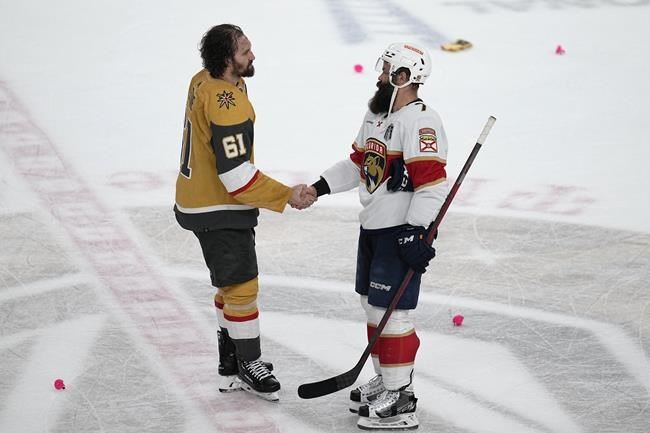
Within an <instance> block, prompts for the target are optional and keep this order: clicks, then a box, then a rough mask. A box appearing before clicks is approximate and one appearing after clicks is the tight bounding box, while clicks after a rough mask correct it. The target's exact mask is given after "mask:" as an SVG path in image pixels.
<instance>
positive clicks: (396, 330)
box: [312, 43, 448, 429]
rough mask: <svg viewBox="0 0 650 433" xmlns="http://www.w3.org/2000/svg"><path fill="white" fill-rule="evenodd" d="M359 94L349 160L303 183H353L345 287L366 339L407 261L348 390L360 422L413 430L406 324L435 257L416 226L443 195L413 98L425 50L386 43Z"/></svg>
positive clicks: (420, 108) (431, 127)
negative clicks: (355, 236)
mask: <svg viewBox="0 0 650 433" xmlns="http://www.w3.org/2000/svg"><path fill="white" fill-rule="evenodd" d="M377 71H378V72H379V73H380V75H379V77H378V80H379V81H378V83H377V87H378V90H377V92H376V93H375V95H374V96H373V98H372V99H371V100H370V101H369V103H368V107H369V111H368V112H367V113H366V115H365V117H364V119H363V123H362V125H361V128H360V130H359V133H358V135H357V137H356V139H355V141H354V143H353V144H352V153H351V154H350V157H349V158H346V159H345V160H342V161H340V162H338V163H336V164H334V165H333V166H332V167H330V168H329V169H327V170H326V171H325V172H323V174H322V176H321V178H320V180H319V181H317V182H316V183H314V184H313V185H312V188H314V190H315V192H316V193H317V194H318V196H321V195H323V194H335V193H338V192H342V191H347V190H349V189H352V188H355V187H357V188H358V189H359V198H360V201H361V204H362V205H363V209H362V211H361V213H360V215H359V219H360V222H361V228H360V234H359V246H358V258H357V271H356V284H355V290H356V292H357V293H359V294H360V298H361V305H362V307H363V309H364V310H365V312H366V316H367V333H368V338H370V337H371V336H372V335H373V334H374V331H375V329H376V326H377V324H378V323H379V321H380V320H381V318H382V316H383V314H384V313H385V311H386V308H387V307H388V305H389V304H390V302H391V300H392V297H393V294H394V293H395V292H396V291H397V289H398V288H399V286H400V283H401V282H402V280H403V278H404V276H405V274H406V273H407V272H408V269H409V268H412V269H413V270H414V271H415V274H414V276H413V278H412V280H411V282H410V284H409V285H408V287H407V289H406V291H405V292H404V294H403V296H402V298H401V299H400V301H399V303H398V304H397V308H396V309H395V311H394V312H393V313H392V315H391V317H390V320H389V321H388V323H387V325H386V327H385V328H384V330H383V332H382V334H381V336H380V338H379V340H378V341H377V343H376V345H375V346H374V348H373V350H372V361H373V365H374V369H375V373H376V376H375V377H374V378H373V379H372V380H371V381H370V382H369V383H367V384H363V385H361V386H359V387H358V388H356V389H354V390H352V392H351V393H350V400H351V402H350V410H351V411H353V412H357V413H358V414H359V419H358V423H357V424H358V426H359V427H360V428H362V429H412V428H417V427H418V419H417V416H416V404H417V398H416V397H415V392H414V386H413V385H414V383H413V378H414V370H413V368H414V364H415V356H416V352H417V350H418V347H419V345H420V340H419V338H418V336H417V334H416V332H415V326H414V323H413V321H412V314H411V312H412V310H413V309H415V308H416V306H417V302H418V295H419V290H420V280H421V276H422V273H424V272H425V269H426V267H427V266H428V264H429V261H430V260H431V259H432V258H433V257H434V256H435V250H434V249H433V247H431V246H430V245H428V244H427V243H426V240H425V239H426V234H427V232H426V228H427V227H428V226H429V224H430V223H431V221H433V219H434V218H435V216H436V215H437V213H438V211H439V210H440V208H441V207H442V204H443V202H444V200H445V197H446V195H447V193H448V185H447V179H446V172H445V164H446V159H447V137H446V135H445V131H444V128H443V126H442V121H441V119H440V117H439V116H438V114H437V113H436V112H435V111H434V110H433V109H432V108H431V107H429V106H427V105H426V104H425V103H424V102H423V101H422V100H421V99H420V98H419V97H418V89H419V86H421V85H422V84H423V83H424V82H425V81H426V79H427V77H428V76H429V74H430V72H431V60H430V58H429V55H428V54H427V52H426V51H425V50H424V49H423V48H421V47H418V46H416V45H414V44H409V43H394V44H391V45H390V46H389V47H388V48H386V50H384V52H383V53H382V55H381V57H380V58H379V59H378V61H377Z"/></svg>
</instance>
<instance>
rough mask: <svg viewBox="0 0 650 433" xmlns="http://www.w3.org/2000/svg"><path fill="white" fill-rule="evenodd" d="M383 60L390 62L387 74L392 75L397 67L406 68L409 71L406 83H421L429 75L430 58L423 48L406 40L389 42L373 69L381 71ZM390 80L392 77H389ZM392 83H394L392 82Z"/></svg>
mask: <svg viewBox="0 0 650 433" xmlns="http://www.w3.org/2000/svg"><path fill="white" fill-rule="evenodd" d="M384 62H388V63H389V64H390V70H389V71H388V74H389V75H390V76H391V77H393V76H394V75H395V73H396V72H397V70H398V69H399V68H406V69H408V70H409V71H410V72H411V76H410V77H409V81H408V82H407V83H406V84H404V85H402V86H400V87H405V86H406V85H408V84H412V83H414V84H423V83H424V82H425V81H426V79H427V78H428V77H429V75H431V58H430V57H429V53H427V51H426V50H425V49H424V48H421V47H418V46H415V45H413V44H410V43H406V42H396V43H393V44H390V45H389V46H388V48H386V49H385V50H384V52H383V53H382V55H381V57H379V59H377V64H376V65H375V70H376V71H377V72H381V71H383V67H384ZM391 82H392V78H391ZM393 85H394V84H393Z"/></svg>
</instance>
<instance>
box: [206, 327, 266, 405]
mask: <svg viewBox="0 0 650 433" xmlns="http://www.w3.org/2000/svg"><path fill="white" fill-rule="evenodd" d="M217 337H218V341H219V376H221V378H220V381H219V391H220V392H233V391H239V390H241V389H242V382H241V380H239V376H238V375H237V373H239V367H238V364H237V356H236V355H235V344H234V343H233V341H232V340H231V339H230V336H229V335H228V331H227V330H225V329H223V330H221V331H217ZM264 365H265V366H266V368H267V369H268V370H269V371H273V364H271V363H270V362H264Z"/></svg>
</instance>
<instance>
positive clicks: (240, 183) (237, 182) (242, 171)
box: [219, 161, 259, 195]
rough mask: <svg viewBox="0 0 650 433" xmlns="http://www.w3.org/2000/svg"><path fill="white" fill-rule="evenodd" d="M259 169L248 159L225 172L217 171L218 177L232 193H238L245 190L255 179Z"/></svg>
mask: <svg viewBox="0 0 650 433" xmlns="http://www.w3.org/2000/svg"><path fill="white" fill-rule="evenodd" d="M258 173H259V170H258V169H257V168H256V167H255V166H254V165H253V164H251V163H250V162H249V161H245V162H243V163H241V164H239V165H238V166H237V167H235V168H233V169H232V170H229V171H227V172H225V173H219V179H220V180H221V182H222V183H223V185H224V186H225V187H226V190H227V191H228V192H229V193H230V194H232V195H235V194H238V193H239V192H241V191H243V190H245V189H246V188H247V187H248V186H249V185H250V184H251V183H252V182H253V181H254V179H255V177H256V176H257V174H258Z"/></svg>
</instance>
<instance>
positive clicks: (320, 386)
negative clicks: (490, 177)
mask: <svg viewBox="0 0 650 433" xmlns="http://www.w3.org/2000/svg"><path fill="white" fill-rule="evenodd" d="M496 120H497V119H496V118H495V117H494V116H490V118H489V119H488V120H487V123H486V124H485V126H484V127H483V131H482V132H481V135H479V137H478V140H477V141H476V144H475V145H474V148H473V149H472V152H471V153H470V154H469V157H468V158H467V161H465V165H464V166H463V168H462V170H461V171H460V174H459V175H458V178H456V182H454V185H453V186H452V187H451V190H450V191H449V194H448V195H447V198H446V199H445V202H444V203H443V204H442V207H441V208H440V211H439V212H438V215H437V216H436V219H435V220H433V222H432V223H431V225H430V226H429V228H428V231H429V234H428V236H427V242H428V243H429V245H431V243H432V242H433V237H434V236H435V235H436V233H437V231H438V226H439V225H440V222H441V221H442V218H443V217H444V216H445V214H446V213H447V209H449V206H450V205H451V202H452V201H453V200H454V197H455V196H456V192H457V191H458V188H460V184H461V183H463V180H464V179H465V175H466V174H467V172H468V171H469V168H470V167H471V165H472V163H473V162H474V158H476V155H477V154H478V151H479V150H480V149H481V146H482V145H483V142H484V141H485V139H486V137H487V135H488V134H489V133H490V129H492V125H494V122H496ZM413 273H414V272H413V269H409V270H408V272H407V273H406V276H405V277H404V280H403V281H402V284H401V285H400V286H399V289H397V292H395V295H393V300H392V301H391V303H390V305H389V306H388V308H387V309H386V312H385V313H384V316H383V317H382V318H381V321H380V322H379V324H378V325H377V329H376V330H375V333H374V334H373V335H372V337H371V338H370V341H369V342H368V345H367V346H366V350H364V351H363V354H362V355H361V358H360V359H359V362H357V364H356V365H355V366H354V367H353V368H352V370H350V371H346V372H345V373H343V374H339V375H338V376H334V377H331V378H329V379H325V380H321V381H320V382H312V383H305V384H302V385H300V386H299V387H298V395H299V396H300V398H316V397H322V396H324V395H327V394H332V393H334V392H336V391H340V390H342V389H344V388H347V387H348V386H350V385H352V384H353V383H354V382H355V381H356V380H357V378H358V377H359V374H360V373H361V370H362V369H363V366H364V365H365V363H366V361H367V360H368V356H370V352H371V351H372V348H373V347H374V346H375V343H376V342H377V340H378V339H379V336H380V335H381V333H382V331H383V330H384V327H385V326H386V323H387V322H388V319H389V318H390V315H391V314H392V313H393V310H395V307H397V303H398V302H399V300H400V298H401V297H402V295H403V294H404V291H405V290H406V286H408V284H409V283H410V282H411V278H413Z"/></svg>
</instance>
